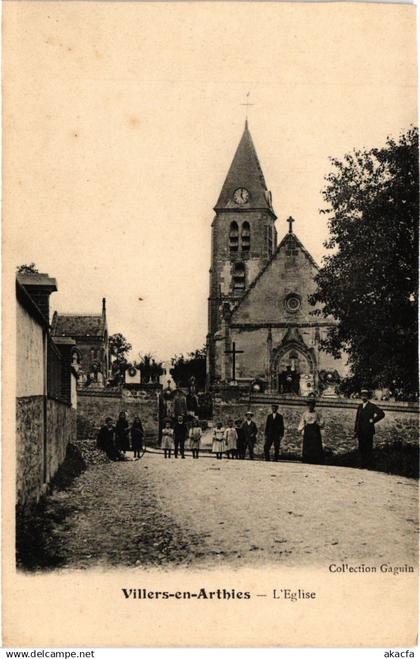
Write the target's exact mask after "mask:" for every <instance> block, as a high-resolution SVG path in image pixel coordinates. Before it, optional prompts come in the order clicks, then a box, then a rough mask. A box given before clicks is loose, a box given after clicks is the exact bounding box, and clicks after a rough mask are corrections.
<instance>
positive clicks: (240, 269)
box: [233, 263, 245, 295]
mask: <svg viewBox="0 0 420 659" xmlns="http://www.w3.org/2000/svg"><path fill="white" fill-rule="evenodd" d="M244 290H245V266H244V264H243V263H234V265H233V292H234V294H236V295H237V294H240V293H242V292H243V291H244Z"/></svg>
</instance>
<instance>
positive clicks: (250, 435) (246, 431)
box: [241, 411, 258, 460]
mask: <svg viewBox="0 0 420 659" xmlns="http://www.w3.org/2000/svg"><path fill="white" fill-rule="evenodd" d="M253 416H254V415H253V413H252V412H249V411H248V412H247V413H246V415H245V421H244V422H243V424H242V427H241V430H242V433H243V441H244V457H245V456H246V450H247V449H248V452H249V459H250V460H253V459H254V447H255V444H256V442H257V433H258V430H257V426H256V425H255V423H254V421H253V420H252V417H253Z"/></svg>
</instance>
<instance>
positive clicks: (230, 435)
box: [225, 419, 238, 459]
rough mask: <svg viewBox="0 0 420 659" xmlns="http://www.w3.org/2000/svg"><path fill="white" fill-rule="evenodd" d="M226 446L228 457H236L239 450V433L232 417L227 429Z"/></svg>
mask: <svg viewBox="0 0 420 659" xmlns="http://www.w3.org/2000/svg"><path fill="white" fill-rule="evenodd" d="M225 447H226V448H225V450H226V453H227V456H228V458H232V459H233V458H235V457H236V453H237V450H238V433H237V431H236V428H235V426H234V425H233V421H232V419H229V421H228V427H227V428H226V430H225Z"/></svg>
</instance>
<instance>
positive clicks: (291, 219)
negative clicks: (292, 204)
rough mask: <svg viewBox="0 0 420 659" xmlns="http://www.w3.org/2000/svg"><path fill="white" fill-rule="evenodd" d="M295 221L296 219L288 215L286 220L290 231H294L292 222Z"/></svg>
mask: <svg viewBox="0 0 420 659" xmlns="http://www.w3.org/2000/svg"><path fill="white" fill-rule="evenodd" d="M294 221H295V220H294V219H293V217H292V216H290V217H288V218H287V220H286V222H288V223H289V233H293V229H292V224H293V222H294Z"/></svg>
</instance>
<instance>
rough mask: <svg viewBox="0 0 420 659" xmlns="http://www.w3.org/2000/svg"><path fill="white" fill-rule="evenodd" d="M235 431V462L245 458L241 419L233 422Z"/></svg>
mask: <svg viewBox="0 0 420 659" xmlns="http://www.w3.org/2000/svg"><path fill="white" fill-rule="evenodd" d="M235 430H236V434H237V436H238V440H237V442H236V446H237V450H236V458H237V460H243V459H244V457H245V441H244V434H243V432H242V421H241V419H236V421H235Z"/></svg>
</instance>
